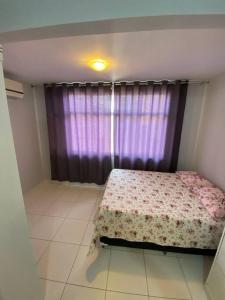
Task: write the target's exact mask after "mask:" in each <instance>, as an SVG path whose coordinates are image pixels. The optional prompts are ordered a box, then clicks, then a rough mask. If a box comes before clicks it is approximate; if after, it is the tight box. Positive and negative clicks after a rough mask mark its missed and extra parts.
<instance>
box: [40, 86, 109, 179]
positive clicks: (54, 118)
mask: <svg viewBox="0 0 225 300" xmlns="http://www.w3.org/2000/svg"><path fill="white" fill-rule="evenodd" d="M45 95H46V107H47V118H48V130H49V141H50V158H51V171H52V178H53V179H56V180H69V181H76V182H94V183H97V184H103V183H105V181H106V179H107V177H108V175H109V172H110V170H111V168H112V164H111V85H107V86H105V85H103V84H98V85H95V86H93V85H91V84H86V85H80V84H71V85H66V84H65V85H51V86H46V87H45Z"/></svg>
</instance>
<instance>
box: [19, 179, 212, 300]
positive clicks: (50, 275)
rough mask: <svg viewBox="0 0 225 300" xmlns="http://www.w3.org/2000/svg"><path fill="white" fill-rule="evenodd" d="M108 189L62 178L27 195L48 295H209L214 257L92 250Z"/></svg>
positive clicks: (145, 299) (126, 298)
mask: <svg viewBox="0 0 225 300" xmlns="http://www.w3.org/2000/svg"><path fill="white" fill-rule="evenodd" d="M101 197H102V190H100V189H97V188H86V189H85V188H79V187H74V186H71V185H65V184H64V185H63V184H59V183H56V182H52V183H43V184H41V185H39V186H37V187H36V188H34V189H33V190H32V191H30V192H29V193H28V194H26V195H25V207H26V211H27V216H28V223H29V226H30V238H31V242H32V246H33V249H34V258H35V261H36V263H37V270H38V272H39V275H40V278H41V281H42V283H43V286H44V291H45V299H44V300H76V299H79V300H80V299H82V300H89V299H90V300H166V299H167V300H168V299H171V300H172V299H174V300H176V299H186V300H206V299H207V297H206V294H205V292H204V288H203V282H204V279H205V277H206V275H207V272H208V269H209V266H210V263H211V260H212V259H211V258H208V257H203V256H195V255H182V254H179V253H167V254H166V255H164V254H163V253H162V252H160V251H151V250H145V251H143V250H141V249H128V248H123V247H106V248H104V249H98V250H96V251H95V252H94V253H93V254H91V255H89V256H88V255H87V253H88V250H89V245H90V242H91V238H92V234H93V230H94V225H93V219H94V216H95V213H96V210H97V204H98V202H99V200H100V199H101Z"/></svg>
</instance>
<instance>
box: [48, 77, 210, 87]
mask: <svg viewBox="0 0 225 300" xmlns="http://www.w3.org/2000/svg"><path fill="white" fill-rule="evenodd" d="M177 81H180V83H181V84H185V83H190V84H203V83H209V81H203V80H184V79H182V80H168V79H164V80H145V81H143V80H140V81H139V80H134V81H126V80H124V81H89V82H88V81H74V82H66V81H65V82H57V83H55V84H56V85H59V86H60V85H64V84H66V85H73V84H80V85H85V84H92V85H95V84H96V85H97V84H104V85H111V84H114V85H120V84H123V83H126V84H130V85H132V84H134V83H136V82H138V83H139V84H148V83H149V82H151V83H152V82H153V83H154V84H162V83H163V82H167V83H169V84H174V83H176V82H177ZM45 85H46V86H51V85H52V84H50V83H49V84H45Z"/></svg>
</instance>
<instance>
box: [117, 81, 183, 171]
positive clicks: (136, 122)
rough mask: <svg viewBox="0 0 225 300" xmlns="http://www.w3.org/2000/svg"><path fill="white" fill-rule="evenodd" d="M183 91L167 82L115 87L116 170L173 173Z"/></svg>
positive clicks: (176, 153) (180, 123)
mask: <svg viewBox="0 0 225 300" xmlns="http://www.w3.org/2000/svg"><path fill="white" fill-rule="evenodd" d="M184 89H186V87H185V86H184V85H181V84H179V83H175V84H170V83H169V84H168V83H166V82H165V83H163V84H155V83H153V82H150V83H148V84H139V83H135V84H132V85H130V84H126V83H123V84H121V85H119V86H115V93H114V94H115V96H114V99H115V103H114V107H115V118H114V124H115V130H114V155H115V167H116V168H126V169H138V170H155V171H175V169H176V164H177V155H178V150H179V142H180V134H179V132H180V127H181V126H182V119H183V117H182V115H183V112H184V104H185V103H184V101H183V97H180V96H181V95H183V92H181V91H183V90H184ZM184 99H185V97H184ZM178 111H179V114H181V119H180V118H178ZM177 144H178V147H177Z"/></svg>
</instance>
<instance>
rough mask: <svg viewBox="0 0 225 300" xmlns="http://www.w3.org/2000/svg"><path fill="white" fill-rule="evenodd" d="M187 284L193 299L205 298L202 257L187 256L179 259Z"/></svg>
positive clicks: (203, 299)
mask: <svg viewBox="0 0 225 300" xmlns="http://www.w3.org/2000/svg"><path fill="white" fill-rule="evenodd" d="M180 263H181V267H182V269H183V271H184V275H185V278H186V280H187V284H188V286H189V290H190V293H191V296H192V299H193V300H207V296H206V293H205V290H204V274H203V270H204V267H203V257H202V256H198V257H195V256H193V257H189V258H181V259H180Z"/></svg>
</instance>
